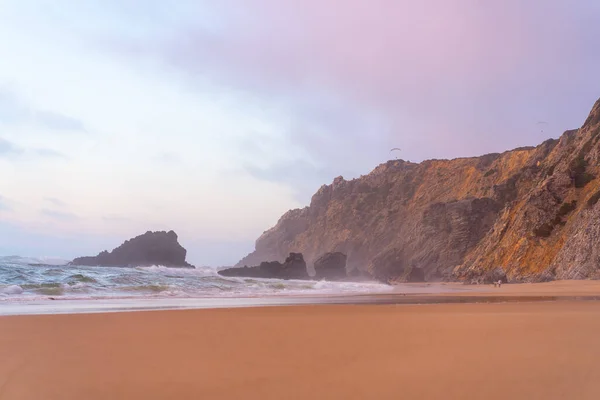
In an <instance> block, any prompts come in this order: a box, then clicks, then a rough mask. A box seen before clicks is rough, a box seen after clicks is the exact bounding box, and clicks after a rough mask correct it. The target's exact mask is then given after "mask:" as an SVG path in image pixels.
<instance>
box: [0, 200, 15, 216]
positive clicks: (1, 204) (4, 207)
mask: <svg viewBox="0 0 600 400" xmlns="http://www.w3.org/2000/svg"><path fill="white" fill-rule="evenodd" d="M0 211H6V212H8V211H12V207H11V206H10V205H9V204H8V200H7V199H6V198H5V197H3V196H0Z"/></svg>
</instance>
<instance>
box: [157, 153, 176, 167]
mask: <svg viewBox="0 0 600 400" xmlns="http://www.w3.org/2000/svg"><path fill="white" fill-rule="evenodd" d="M152 160H153V161H155V162H158V163H161V164H168V165H177V164H182V163H183V160H182V159H181V157H180V156H179V155H177V154H175V153H171V152H162V153H159V154H157V155H156V156H154V157H153V158H152Z"/></svg>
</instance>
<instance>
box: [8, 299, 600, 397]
mask: <svg viewBox="0 0 600 400" xmlns="http://www.w3.org/2000/svg"><path fill="white" fill-rule="evenodd" d="M599 331H600V302H595V301H579V302H571V301H561V302H525V303H508V304H504V303H500V304H438V305H402V306H395V305H360V306H357V305H354V306H353V305H339V306H335V305H323V306H292V307H264V308H245V309H218V310H185V311H149V312H131V313H106V314H74V315H39V316H5V317H0V399H2V400H5V399H10V400H16V399H22V400H30V399H31V400H33V399H36V400H38V399H46V400H53V399H60V400H69V399H88V400H96V399H261V400H262V399H337V398H339V399H368V398H371V399H399V398H403V399H433V398H439V399H441V398H445V399H466V398H473V399H545V400H547V399H566V398H572V399H575V398H576V399H598V398H600V341H598V339H597V334H598V332H599Z"/></svg>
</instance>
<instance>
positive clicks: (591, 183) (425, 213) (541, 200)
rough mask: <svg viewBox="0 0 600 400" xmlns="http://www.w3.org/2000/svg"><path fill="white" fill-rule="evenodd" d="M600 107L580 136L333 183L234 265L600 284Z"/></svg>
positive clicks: (389, 276) (395, 166) (393, 167)
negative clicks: (324, 258) (499, 274)
mask: <svg viewBox="0 0 600 400" xmlns="http://www.w3.org/2000/svg"><path fill="white" fill-rule="evenodd" d="M598 177H600V100H599V101H598V102H597V103H596V104H595V105H594V107H593V109H592V111H591V113H590V115H589V117H588V118H587V120H586V121H585V123H584V124H583V126H582V127H581V128H579V129H576V130H572V131H567V132H565V133H564V134H563V135H562V136H561V137H560V139H558V140H547V141H546V142H544V143H542V144H540V145H539V146H537V147H525V148H519V149H515V150H512V151H507V152H505V153H502V154H488V155H485V156H482V157H473V158H459V159H455V160H429V161H424V162H422V163H420V164H415V163H410V162H406V161H402V160H393V161H388V162H387V163H385V164H382V165H380V166H378V167H377V168H375V170H373V171H372V172H371V173H370V174H368V175H365V176H361V177H360V178H357V179H353V180H350V181H347V180H345V179H344V178H342V177H338V178H335V180H334V181H333V183H332V184H331V185H326V186H322V187H321V188H320V189H319V190H318V191H317V193H316V194H315V195H314V196H313V198H312V200H311V202H310V205H309V206H308V207H306V208H303V209H300V210H292V211H290V212H288V213H286V214H285V215H284V216H283V217H282V218H281V219H280V220H279V222H278V223H277V225H276V226H275V227H273V228H272V229H270V230H268V231H266V232H265V233H264V234H263V235H262V236H261V237H260V238H258V240H257V241H256V250H255V251H254V252H253V253H251V254H249V255H248V256H247V257H246V258H244V259H243V260H241V261H240V263H239V265H244V264H251V263H257V262H259V261H258V260H265V259H269V260H275V261H282V260H283V258H284V257H285V254H287V253H288V252H291V251H294V252H302V254H304V256H305V259H306V261H307V263H308V264H313V263H314V262H315V260H317V258H318V257H320V256H321V255H322V254H324V253H326V252H329V251H339V252H342V253H344V254H347V256H348V259H347V269H348V270H349V271H352V270H355V269H360V270H363V271H364V270H367V271H368V272H369V273H370V274H371V275H372V276H373V277H375V278H377V279H379V280H382V281H399V280H400V281H406V280H414V279H417V277H416V275H419V274H420V272H415V274H416V275H415V276H413V273H412V272H411V271H412V268H419V269H421V270H422V271H423V272H424V274H425V278H426V279H427V280H429V281H431V280H462V281H482V282H483V281H486V280H487V279H488V278H487V277H488V276H489V274H490V271H494V270H496V269H497V268H500V269H501V270H502V271H504V273H505V274H506V277H507V279H508V280H509V281H540V280H550V279H587V278H600V250H598V249H600V228H599V227H600V204H599V203H600V201H599V199H600V179H598Z"/></svg>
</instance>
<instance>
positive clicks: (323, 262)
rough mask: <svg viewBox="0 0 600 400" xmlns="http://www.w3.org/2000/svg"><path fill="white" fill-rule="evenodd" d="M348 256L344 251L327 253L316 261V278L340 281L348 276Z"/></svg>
mask: <svg viewBox="0 0 600 400" xmlns="http://www.w3.org/2000/svg"><path fill="white" fill-rule="evenodd" d="M347 258H348V257H347V256H346V255H345V254H344V253H340V252H335V253H325V254H323V255H322V256H321V257H319V258H318V259H317V261H315V279H324V280H328V281H338V280H342V279H345V278H347V277H348V274H347V273H346V260H347Z"/></svg>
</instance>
